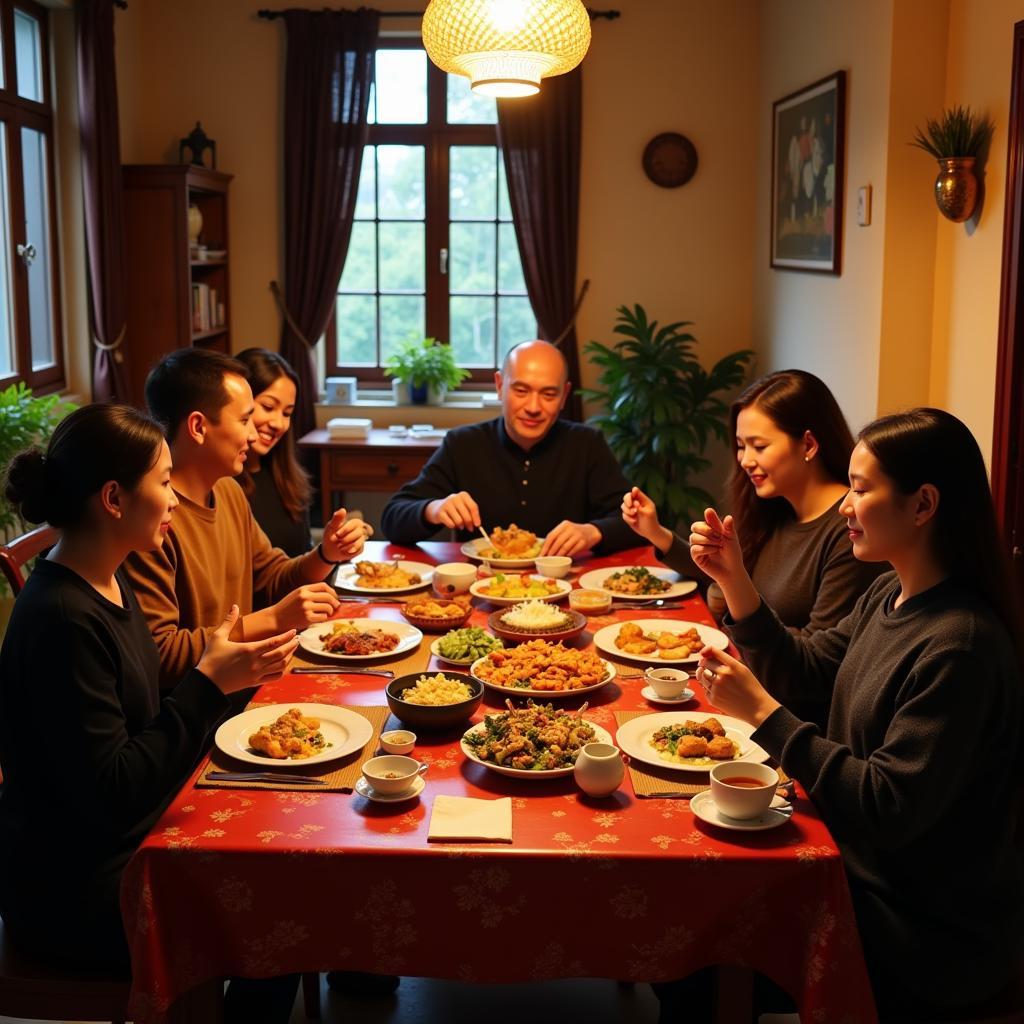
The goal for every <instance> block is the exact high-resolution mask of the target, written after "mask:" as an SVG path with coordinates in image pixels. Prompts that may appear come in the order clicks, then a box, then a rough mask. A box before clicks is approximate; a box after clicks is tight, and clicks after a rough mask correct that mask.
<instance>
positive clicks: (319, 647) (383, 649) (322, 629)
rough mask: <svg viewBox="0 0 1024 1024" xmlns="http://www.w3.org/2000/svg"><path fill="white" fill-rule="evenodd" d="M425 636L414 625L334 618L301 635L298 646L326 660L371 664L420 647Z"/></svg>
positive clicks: (305, 630) (383, 620) (304, 631)
mask: <svg viewBox="0 0 1024 1024" xmlns="http://www.w3.org/2000/svg"><path fill="white" fill-rule="evenodd" d="M422 639H423V634H422V633H421V632H420V631H419V630H418V629H417V628H416V627H415V626H407V625H406V624H405V623H404V622H390V621H387V620H385V619H334V620H333V621H331V622H321V623H319V624H318V625H316V626H310V627H309V628H308V629H304V630H303V631H302V632H301V633H300V634H299V646H300V647H301V648H302V649H303V650H304V651H308V652H309V653H310V654H319V655H320V656H321V657H323V658H343V659H345V660H346V661H348V660H352V661H372V660H374V659H377V658H387V657H390V656H391V655H393V654H405V653H406V651H412V650H415V649H416V648H417V647H419V644H420V641H421V640H422Z"/></svg>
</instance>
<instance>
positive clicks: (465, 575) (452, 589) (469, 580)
mask: <svg viewBox="0 0 1024 1024" xmlns="http://www.w3.org/2000/svg"><path fill="white" fill-rule="evenodd" d="M475 579H476V566H475V565H470V564H469V563H468V562H445V563H444V565H439V566H438V567H437V568H436V569H435V570H434V590H436V591H437V592H438V593H439V594H440V595H441V596H442V597H449V596H451V595H452V594H464V593H466V591H467V590H469V588H470V587H471V586H472V585H473V580H475Z"/></svg>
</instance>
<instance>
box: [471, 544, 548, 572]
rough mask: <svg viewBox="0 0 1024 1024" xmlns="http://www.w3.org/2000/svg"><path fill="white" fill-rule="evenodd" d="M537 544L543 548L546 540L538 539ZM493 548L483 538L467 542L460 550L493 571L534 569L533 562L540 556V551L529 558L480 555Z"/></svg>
mask: <svg viewBox="0 0 1024 1024" xmlns="http://www.w3.org/2000/svg"><path fill="white" fill-rule="evenodd" d="M537 543H539V544H540V545H541V547H542V548H543V545H544V538H543V537H538V538H537ZM491 546H492V545H490V544H488V543H487V542H486V541H485V540H484V539H483V537H476V538H474V539H473V540H467V541H465V542H464V543H463V545H462V547H461V548H459V550H460V551H461V552H462V553H463V554H464V555H465V556H466V557H467V558H471V559H473V561H474V562H484V563H486V564H487V565H489V566H491V568H493V569H532V568H533V560H534V559H535V558H537V557H539V555H540V552H539V551H538V552H537V554H536V555H531V556H530V557H529V558H491V557H490V556H489V555H481V554H480V552H481V551H483V550H484V549H486V548H489V547H491Z"/></svg>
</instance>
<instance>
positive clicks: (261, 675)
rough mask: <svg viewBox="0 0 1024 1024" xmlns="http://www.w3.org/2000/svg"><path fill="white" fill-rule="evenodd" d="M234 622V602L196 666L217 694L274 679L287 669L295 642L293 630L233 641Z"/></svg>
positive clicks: (231, 691) (235, 619)
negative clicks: (264, 638)
mask: <svg viewBox="0 0 1024 1024" xmlns="http://www.w3.org/2000/svg"><path fill="white" fill-rule="evenodd" d="M237 621H238V605H237V604H234V605H232V606H231V610H230V611H229V612H228V614H227V616H225V618H224V621H223V622H222V623H221V624H220V626H218V627H217V629H215V630H214V632H213V634H212V635H211V637H210V640H209V642H208V643H207V645H206V650H205V651H203V656H202V657H201V658H200V659H199V664H198V665H197V666H196V668H198V669H199V671H200V672H202V673H203V675H205V676H206V677H207V678H208V679H211V680H212V681H213V683H214V685H215V686H216V687H217V688H218V689H219V690H220V691H221V693H234V692H235V691H236V690H241V689H244V688H245V687H247V686H255V685H256V684H257V683H263V682H266V681H267V680H270V679H276V678H277V677H278V676H280V675H281V674H282V673H283V672H284V671H285V669H287V667H288V662H289V661H291V657H292V655H293V654H294V653H295V648H296V647H297V646H298V644H299V641H298V640H297V639H296V637H295V630H294V629H290V630H288V631H287V632H286V633H281V634H280V635H278V636H272V637H268V638H267V639H266V640H257V641H256V642H254V643H237V642H235V641H233V640H231V639H230V636H231V631H232V630H233V629H234V627H235V623H236V622H237Z"/></svg>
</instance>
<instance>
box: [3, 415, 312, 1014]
mask: <svg viewBox="0 0 1024 1024" xmlns="http://www.w3.org/2000/svg"><path fill="white" fill-rule="evenodd" d="M170 481H171V455H170V451H169V449H168V447H167V443H166V442H165V441H164V436H163V432H162V430H161V428H160V426H159V425H158V424H157V423H156V422H155V421H153V420H151V419H150V418H149V417H148V416H145V415H144V414H142V413H141V412H139V411H138V410H136V409H133V408H131V407H129V406H125V405H89V406H85V407H84V408H82V409H78V410H76V411H75V412H73V413H71V415H70V416H68V417H67V418H66V419H64V420H63V421H62V422H61V423H60V424H58V426H57V429H56V430H55V431H54V433H53V436H52V438H51V439H50V442H49V445H48V446H47V449H46V451H45V453H44V452H43V451H42V450H40V449H38V448H32V449H29V450H27V451H25V452H22V453H21V454H19V455H17V456H15V458H14V459H13V460H12V462H11V464H10V466H9V468H8V471H7V479H6V485H5V495H6V497H7V500H8V501H10V502H11V504H12V505H13V506H14V507H15V508H16V509H18V510H19V511H20V513H21V515H22V516H23V517H24V518H25V519H26V520H28V521H29V522H32V523H41V522H47V523H49V524H50V525H51V526H54V527H57V528H58V529H59V531H60V539H59V540H58V542H57V544H56V545H55V547H54V548H53V549H52V550H51V551H50V553H49V554H48V555H47V557H46V558H45V559H40V560H39V561H38V562H37V564H36V566H35V568H34V569H33V571H32V573H31V575H30V576H29V578H28V580H27V582H26V583H25V587H24V589H23V590H22V591H21V593H20V594H19V595H18V597H17V600H16V601H15V603H14V611H13V613H12V615H11V619H10V622H9V623H8V626H7V633H6V635H5V638H4V643H3V648H2V650H0V764H2V765H3V770H4V786H3V791H2V795H0V916H2V917H3V920H4V925H5V928H6V930H7V932H8V934H9V935H10V937H11V940H12V942H14V944H15V945H17V946H21V947H23V948H24V949H25V950H26V951H28V952H30V953H32V954H34V955H36V956H41V957H44V958H52V959H54V960H60V961H63V962H66V963H70V964H72V965H79V966H89V967H105V968H114V967H120V968H124V969H127V967H128V961H129V957H128V948H127V944H126V942H125V936H124V932H123V930H122V925H121V914H120V910H119V905H118V897H119V889H120V884H121V874H122V871H123V869H124V866H125V864H126V863H127V862H128V858H129V857H130V856H131V855H132V853H133V852H134V851H135V849H136V847H137V846H138V845H139V843H140V842H141V841H142V839H143V838H144V837H145V835H146V833H147V832H148V831H149V829H150V828H151V827H152V826H153V824H154V823H155V822H156V820H157V818H158V817H159V815H160V813H161V812H162V810H163V809H164V807H165V806H166V805H167V803H168V801H169V800H170V799H171V797H172V796H173V795H174V794H175V793H176V792H177V790H178V789H179V788H180V786H181V784H182V783H183V782H184V780H185V779H186V778H187V776H188V774H189V772H190V771H191V770H192V768H193V767H194V765H195V763H196V760H197V759H198V757H199V756H200V755H201V754H202V753H203V751H204V749H205V748H206V746H207V744H208V742H209V733H210V730H211V728H212V727H213V726H214V725H215V724H216V723H217V721H218V720H219V719H220V717H221V716H223V715H224V713H225V712H226V711H227V709H228V706H229V705H228V699H227V694H230V693H234V692H235V691H237V690H241V689H244V688H245V687H248V686H251V685H252V684H253V682H254V681H260V680H263V679H269V678H274V677H276V676H279V675H280V674H281V673H282V672H283V671H284V669H285V667H286V666H287V663H288V660H289V658H290V657H291V655H292V653H293V652H294V650H295V647H296V644H297V641H296V640H295V630H289V631H288V632H287V633H283V634H281V635H279V636H274V637H270V638H269V639H266V640H260V641H258V642H255V643H235V642H233V641H231V640H229V638H228V637H229V634H230V632H231V629H232V627H233V626H234V625H235V623H236V621H237V619H238V608H237V607H233V608H232V609H231V611H230V612H229V614H228V616H227V617H226V618H225V620H224V622H223V623H222V624H221V626H220V628H218V629H217V630H216V631H215V632H214V633H213V635H212V637H211V639H210V641H209V642H208V643H207V645H206V649H205V651H204V653H203V655H202V658H201V659H200V660H199V663H198V665H197V666H196V667H195V668H194V669H193V670H192V671H190V672H188V673H187V674H186V675H185V677H184V678H183V679H182V680H181V681H180V682H179V683H178V685H177V687H176V688H175V689H174V690H172V691H171V692H170V693H169V695H168V696H166V697H164V698H163V700H161V697H160V691H159V688H158V682H157V680H158V675H159V655H158V653H157V648H156V645H155V643H154V642H153V638H152V636H151V635H150V631H149V627H148V626H147V624H146V620H145V618H144V617H143V615H142V612H141V611H140V609H139V604H138V601H137V600H136V598H135V595H134V593H133V592H132V589H131V586H130V584H129V582H128V578H127V576H126V575H125V574H124V570H123V568H122V566H121V563H122V562H123V561H124V559H125V557H126V556H127V555H128V554H129V552H132V551H147V550H152V549H154V548H156V547H158V546H159V545H160V544H162V543H163V539H164V536H165V534H166V532H167V530H168V528H169V526H170V523H171V520H172V516H173V512H174V509H175V507H176V506H177V504H178V499H177V497H176V496H175V493H174V491H173V489H172V488H171V482H170ZM41 753H42V756H41ZM295 987H296V981H295V979H294V978H285V979H273V980H271V981H269V982H246V981H243V982H242V984H241V986H239V985H237V984H233V985H232V986H231V989H230V990H229V997H228V1001H227V1003H226V1007H227V1010H228V1015H229V1018H230V1019H232V1020H250V1019H257V1018H258V1019H260V1020H269V1019H284V1020H287V1016H288V1015H287V1012H284V1013H283V1017H280V1016H279V1017H276V1018H275V1017H273V1011H271V1010H269V1007H271V1006H274V1005H276V1004H275V998H279V1000H280V1007H279V1008H283V1009H282V1012H283V1010H287V1009H290V1007H291V1000H292V998H293V997H294V994H295ZM254 1015H255V1016H254Z"/></svg>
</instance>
